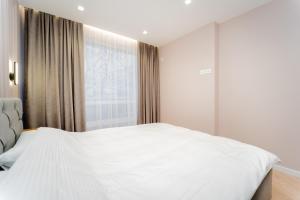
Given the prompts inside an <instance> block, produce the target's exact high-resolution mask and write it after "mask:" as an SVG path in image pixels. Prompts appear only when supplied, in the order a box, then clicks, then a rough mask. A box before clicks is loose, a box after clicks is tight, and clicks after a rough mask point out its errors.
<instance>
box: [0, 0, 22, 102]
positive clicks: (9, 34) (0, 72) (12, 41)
mask: <svg viewBox="0 0 300 200" xmlns="http://www.w3.org/2000/svg"><path fill="white" fill-rule="evenodd" d="M20 43H21V42H20V15H19V5H18V1H17V0H1V2H0V97H17V96H19V89H18V87H17V86H9V78H8V75H9V67H8V61H9V59H11V60H13V61H17V62H20V60H21V59H20V49H21V48H20Z"/></svg>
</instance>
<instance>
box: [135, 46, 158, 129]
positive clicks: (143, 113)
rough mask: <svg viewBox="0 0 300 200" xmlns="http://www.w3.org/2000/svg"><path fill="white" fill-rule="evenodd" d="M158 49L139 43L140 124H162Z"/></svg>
mask: <svg viewBox="0 0 300 200" xmlns="http://www.w3.org/2000/svg"><path fill="white" fill-rule="evenodd" d="M159 87H160V86H159V56H158V48H157V47H154V46H152V45H148V44H145V43H142V42H140V43H139V117H138V123H139V124H147V123H156V122H160V91H159Z"/></svg>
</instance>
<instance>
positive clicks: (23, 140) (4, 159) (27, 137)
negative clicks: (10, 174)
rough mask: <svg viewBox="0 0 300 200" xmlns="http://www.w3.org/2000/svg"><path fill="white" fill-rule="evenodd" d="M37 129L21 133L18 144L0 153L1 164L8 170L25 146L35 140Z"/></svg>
mask: <svg viewBox="0 0 300 200" xmlns="http://www.w3.org/2000/svg"><path fill="white" fill-rule="evenodd" d="M35 132H36V131H26V133H25V132H23V133H22V134H21V136H20V137H19V139H18V141H17V143H16V145H15V146H14V147H13V148H11V149H10V150H8V151H7V152H5V153H3V154H1V155H0V166H1V167H2V168H3V169H5V170H8V169H9V168H10V167H11V166H12V165H13V164H14V163H15V161H16V160H17V159H18V158H19V156H20V155H21V154H22V153H23V152H24V150H25V148H26V147H27V146H28V145H29V144H30V143H31V142H32V141H33V139H34V137H35V136H36V133H35Z"/></svg>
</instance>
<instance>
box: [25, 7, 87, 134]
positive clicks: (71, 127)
mask: <svg viewBox="0 0 300 200" xmlns="http://www.w3.org/2000/svg"><path fill="white" fill-rule="evenodd" d="M83 56H84V54H83V25H82V24H80V23H76V22H73V21H70V20H66V19H62V18H58V17H55V16H53V15H49V14H46V13H42V12H37V11H34V10H32V9H26V10H25V88H24V90H25V91H24V93H25V94H24V101H25V102H24V104H25V105H24V109H25V125H26V127H27V128H37V127H41V126H46V127H54V128H60V129H64V130H68V131H83V130H85V111H84V107H85V106H84V61H83V59H84V58H83Z"/></svg>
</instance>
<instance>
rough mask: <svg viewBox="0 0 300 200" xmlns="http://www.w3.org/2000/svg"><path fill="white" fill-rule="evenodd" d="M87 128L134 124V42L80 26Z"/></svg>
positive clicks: (136, 84)
mask: <svg viewBox="0 0 300 200" xmlns="http://www.w3.org/2000/svg"><path fill="white" fill-rule="evenodd" d="M84 43H85V80H86V81H85V90H86V97H85V99H86V121H87V129H88V130H93V129H99V128H108V127H118V126H128V125H136V124H137V113H138V111H137V110H138V73H137V70H138V66H137V65H138V63H137V41H135V40H132V39H130V38H126V37H123V36H120V35H117V34H113V33H109V32H106V31H102V30H100V29H97V28H94V27H90V26H84Z"/></svg>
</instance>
